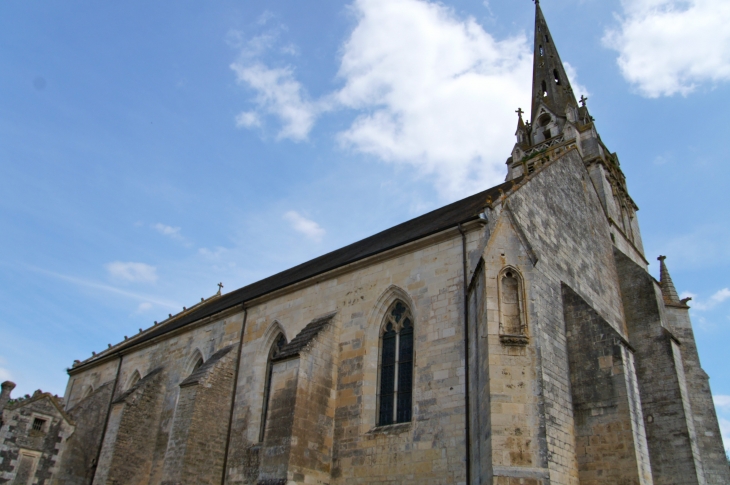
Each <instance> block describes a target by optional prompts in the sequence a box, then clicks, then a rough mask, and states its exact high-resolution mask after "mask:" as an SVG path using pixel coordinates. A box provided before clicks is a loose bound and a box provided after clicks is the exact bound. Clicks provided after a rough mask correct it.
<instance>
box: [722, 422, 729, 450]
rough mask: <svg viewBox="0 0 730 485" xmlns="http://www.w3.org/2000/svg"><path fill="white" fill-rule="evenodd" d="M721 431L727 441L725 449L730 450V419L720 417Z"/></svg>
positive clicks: (723, 438) (724, 440)
mask: <svg viewBox="0 0 730 485" xmlns="http://www.w3.org/2000/svg"><path fill="white" fill-rule="evenodd" d="M720 433H721V434H722V441H723V442H724V443H725V451H727V452H730V420H727V419H725V418H720Z"/></svg>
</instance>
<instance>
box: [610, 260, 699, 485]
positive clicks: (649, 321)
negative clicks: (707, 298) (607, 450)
mask: <svg viewBox="0 0 730 485" xmlns="http://www.w3.org/2000/svg"><path fill="white" fill-rule="evenodd" d="M615 257H616V265H617V267H618V270H619V276H620V282H621V289H622V294H623V300H624V309H625V314H626V322H627V325H628V328H629V337H630V343H631V345H632V346H633V347H634V349H635V350H636V352H635V358H636V373H637V377H638V383H639V389H640V392H641V404H642V409H643V414H644V420H645V427H646V434H647V442H648V444H649V457H650V460H651V467H652V472H653V475H654V483H655V484H657V485H663V484H667V485H668V484H675V483H687V484H690V483H706V482H705V479H704V472H703V467H702V461H701V456H700V453H699V447H698V442H697V435H696V432H695V429H694V422H693V418H692V408H691V404H690V402H689V396H688V395H687V392H688V390H687V383H686V379H685V376H684V369H683V363H682V359H681V354H680V351H679V348H678V347H679V346H678V341H677V340H676V337H675V336H674V335H673V334H672V332H671V329H670V328H668V326H667V325H668V324H667V322H666V320H665V317H664V314H663V311H664V308H663V304H662V303H660V302H661V298H662V297H661V293H660V290H659V288H658V286H657V285H656V283H655V282H654V280H653V279H652V278H651V276H650V275H649V274H648V273H646V271H644V269H643V268H641V267H640V266H638V265H637V264H636V263H634V262H633V261H632V260H631V259H630V258H628V257H627V256H625V255H624V254H622V253H621V252H620V251H618V250H616V252H615Z"/></svg>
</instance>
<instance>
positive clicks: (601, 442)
mask: <svg viewBox="0 0 730 485" xmlns="http://www.w3.org/2000/svg"><path fill="white" fill-rule="evenodd" d="M563 311H564V313H565V322H566V327H567V337H568V352H569V362H570V380H571V389H572V393H573V409H574V412H575V417H574V418H575V426H576V452H577V460H578V472H579V479H580V483H581V485H599V484H606V485H611V484H616V483H622V484H626V485H629V484H637V485H638V484H651V483H652V475H651V466H650V464H649V453H648V446H647V442H646V433H645V430H644V420H643V416H642V414H641V401H640V399H639V396H638V393H636V392H635V386H634V385H633V380H634V375H635V372H634V367H633V359H631V358H630V353H631V350H630V348H629V346H628V343H627V342H626V341H625V340H624V339H623V338H622V337H621V335H619V334H618V332H616V330H614V329H613V328H612V327H611V326H610V325H608V323H606V321H605V320H603V318H601V317H600V316H599V315H598V314H597V313H596V312H595V311H594V310H593V309H592V308H591V307H590V306H588V305H587V304H586V302H585V301H584V300H583V299H582V298H581V297H580V296H579V295H578V294H577V293H575V292H574V291H573V290H571V289H570V288H569V287H567V286H563Z"/></svg>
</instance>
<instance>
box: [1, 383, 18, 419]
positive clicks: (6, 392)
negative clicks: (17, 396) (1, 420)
mask: <svg viewBox="0 0 730 485" xmlns="http://www.w3.org/2000/svg"><path fill="white" fill-rule="evenodd" d="M0 389H2V391H0V415H1V414H2V412H3V409H5V405H6V404H7V402H8V401H9V400H10V393H11V392H12V391H13V389H15V383H14V382H11V381H5V382H3V383H2V384H0Z"/></svg>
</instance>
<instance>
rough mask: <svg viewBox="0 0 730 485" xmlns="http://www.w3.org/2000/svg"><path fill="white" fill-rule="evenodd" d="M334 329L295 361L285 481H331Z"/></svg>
mask: <svg viewBox="0 0 730 485" xmlns="http://www.w3.org/2000/svg"><path fill="white" fill-rule="evenodd" d="M337 328H338V327H337V326H336V325H335V324H333V323H330V324H328V325H327V326H326V327H325V328H324V329H323V330H322V331H321V332H320V333H319V334H318V335H317V336H316V338H315V340H314V341H313V342H311V344H310V345H309V346H308V347H307V348H306V349H304V350H303V351H302V352H301V353H300V356H299V359H298V373H297V379H296V383H297V387H296V401H295V402H294V406H293V420H292V432H291V437H292V439H291V456H290V459H289V467H288V477H289V478H290V479H291V480H293V481H294V482H295V483H329V482H330V480H331V473H332V453H333V444H334V418H335V407H336V399H335V397H336V394H335V381H336V377H337V368H336V364H337V361H338V360H339V359H338V355H337V348H338V342H337ZM272 402H273V401H272Z"/></svg>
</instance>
